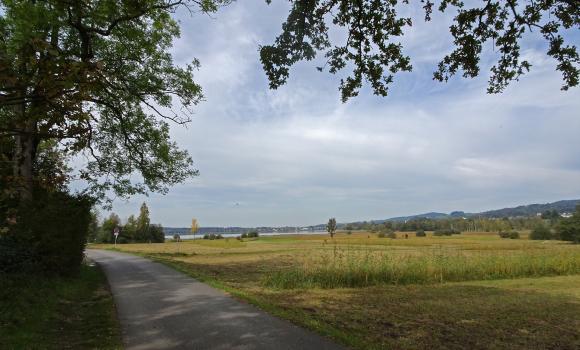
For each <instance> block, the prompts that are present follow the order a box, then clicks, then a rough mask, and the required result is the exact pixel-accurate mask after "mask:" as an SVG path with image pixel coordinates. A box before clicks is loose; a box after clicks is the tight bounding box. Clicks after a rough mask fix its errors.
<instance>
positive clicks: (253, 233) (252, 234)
mask: <svg viewBox="0 0 580 350" xmlns="http://www.w3.org/2000/svg"><path fill="white" fill-rule="evenodd" d="M259 236H260V235H259V234H258V231H250V232H248V238H258V237H259Z"/></svg>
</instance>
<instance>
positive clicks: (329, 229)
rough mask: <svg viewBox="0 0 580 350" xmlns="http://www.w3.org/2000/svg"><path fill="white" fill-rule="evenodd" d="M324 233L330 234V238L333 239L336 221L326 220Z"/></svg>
mask: <svg viewBox="0 0 580 350" xmlns="http://www.w3.org/2000/svg"><path fill="white" fill-rule="evenodd" d="M326 231H327V232H328V233H330V238H334V233H335V232H336V219H335V218H330V219H328V223H327V224H326Z"/></svg>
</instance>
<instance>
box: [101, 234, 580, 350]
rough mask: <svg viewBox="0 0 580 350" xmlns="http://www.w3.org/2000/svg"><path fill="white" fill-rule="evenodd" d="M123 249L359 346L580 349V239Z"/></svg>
mask: <svg viewBox="0 0 580 350" xmlns="http://www.w3.org/2000/svg"><path fill="white" fill-rule="evenodd" d="M524 235H525V233H524ZM99 247H100V248H105V249H109V248H111V246H109V245H102V246H99ZM117 248H118V249H119V250H121V251H125V252H130V253H136V254H139V255H143V256H146V257H150V258H153V259H156V260H158V261H160V262H162V263H164V264H167V265H169V266H172V267H174V268H176V269H178V270H180V271H183V272H185V273H186V274H188V275H190V276H192V277H195V278H197V279H199V280H201V281H204V282H207V283H209V284H210V285H212V286H214V287H216V288H220V289H223V290H225V291H227V292H228V293H229V294H231V295H232V296H234V297H236V298H239V299H241V300H244V301H246V302H249V303H252V304H254V305H256V306H258V307H260V308H262V309H264V310H265V311H267V312H269V313H272V314H274V315H276V316H278V317H281V318H285V319H287V320H290V321H291V322H294V323H296V324H297V325H300V326H302V327H305V328H308V329H311V330H313V331H315V332H318V333H320V334H323V335H326V336H329V337H332V338H333V339H335V340H336V341H337V342H339V343H342V344H345V345H348V346H351V347H353V348H355V349H466V348H469V349H506V350H507V349H509V350H512V349H516V350H524V349H525V350H527V349H574V350H576V349H579V348H580V332H578V329H580V292H579V291H580V272H579V270H578V265H579V263H578V259H579V258H580V245H572V244H564V243H563V242H557V241H550V242H545V243H544V242H538V241H531V240H527V239H513V240H506V239H501V238H499V237H498V236H497V234H496V233H469V234H461V235H454V236H451V237H433V236H432V235H431V234H430V233H429V234H428V237H426V238H415V237H411V238H409V239H404V238H402V239H401V235H400V234H399V238H397V239H388V238H383V239H381V238H377V237H376V235H373V234H369V233H354V234H352V235H342V234H339V235H337V236H336V237H335V238H334V239H333V240H331V239H330V238H329V237H325V236H315V235H312V236H283V237H263V238H262V237H260V238H259V239H258V240H255V241H245V242H243V244H239V245H238V244H236V245H235V246H234V245H230V246H228V245H226V243H225V242H219V243H218V244H214V245H211V243H210V244H209V245H208V244H206V243H200V242H182V244H181V245H180V246H177V245H176V244H175V243H166V244H130V245H118V246H117ZM293 273H297V274H298V276H297V277H296V276H292V274H293ZM546 275H548V276H546ZM275 276H278V277H277V278H280V280H278V281H272V278H273V277H275ZM542 276H545V277H542ZM454 281H458V282H454ZM442 282H443V283H442ZM281 287H285V288H281ZM321 287H325V288H321Z"/></svg>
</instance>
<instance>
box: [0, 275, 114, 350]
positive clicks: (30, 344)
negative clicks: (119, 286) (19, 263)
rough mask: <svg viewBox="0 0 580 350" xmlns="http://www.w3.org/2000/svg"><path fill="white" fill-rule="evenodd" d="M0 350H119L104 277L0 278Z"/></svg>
mask: <svg viewBox="0 0 580 350" xmlns="http://www.w3.org/2000/svg"><path fill="white" fill-rule="evenodd" d="M0 285H1V286H2V288H1V289H0V348H1V349H122V347H123V346H122V343H121V336H120V328H119V325H118V321H117V316H116V312H115V307H114V303H113V299H112V297H111V294H110V293H109V291H108V289H107V283H106V279H105V276H104V274H103V273H102V272H101V271H100V269H99V268H98V267H96V266H87V265H83V266H82V269H81V271H80V274H79V275H78V276H76V277H70V278H61V277H40V276H31V275H0Z"/></svg>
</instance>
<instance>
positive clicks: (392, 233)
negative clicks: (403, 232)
mask: <svg viewBox="0 0 580 350" xmlns="http://www.w3.org/2000/svg"><path fill="white" fill-rule="evenodd" d="M387 237H388V238H392V239H395V238H397V234H396V233H395V232H394V231H389V233H387Z"/></svg>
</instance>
